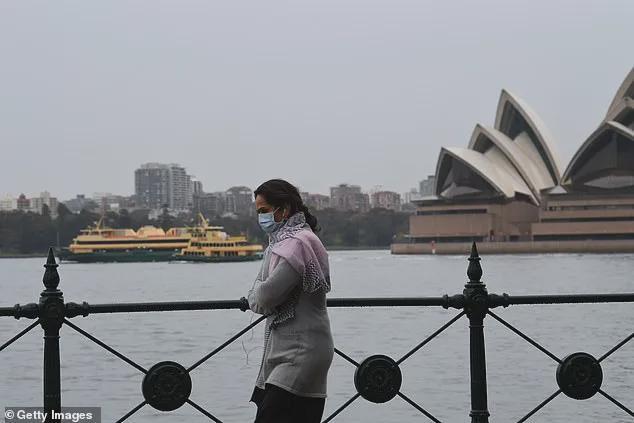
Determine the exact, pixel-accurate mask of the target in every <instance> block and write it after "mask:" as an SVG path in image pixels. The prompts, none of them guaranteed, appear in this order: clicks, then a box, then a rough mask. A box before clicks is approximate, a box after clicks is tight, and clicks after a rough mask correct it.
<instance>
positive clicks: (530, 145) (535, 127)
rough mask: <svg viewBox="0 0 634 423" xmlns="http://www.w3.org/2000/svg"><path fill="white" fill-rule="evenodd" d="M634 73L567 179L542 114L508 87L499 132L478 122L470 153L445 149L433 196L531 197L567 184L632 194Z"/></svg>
mask: <svg viewBox="0 0 634 423" xmlns="http://www.w3.org/2000/svg"><path fill="white" fill-rule="evenodd" d="M633 107H634V68H633V69H632V70H631V71H630V73H629V74H628V76H627V78H626V79H625V81H624V82H623V84H621V87H620V88H619V89H618V91H617V93H616V95H615V97H614V99H613V100H612V103H611V105H610V107H609V108H608V112H607V115H606V117H605V119H604V120H603V122H602V123H601V125H600V126H599V128H598V129H597V130H596V131H595V132H594V133H593V134H592V135H591V136H590V137H589V138H588V139H587V141H586V142H585V143H584V144H583V145H582V146H581V148H580V149H579V151H577V153H576V154H575V156H574V157H573V159H572V161H571V162H570V164H569V165H568V167H567V168H566V170H565V171H564V172H563V174H562V166H561V163H560V161H559V158H558V155H557V152H556V149H555V145H554V140H553V138H552V136H551V135H550V134H549V132H548V129H547V128H546V127H545V125H544V124H543V122H542V121H541V119H540V118H539V116H537V114H536V113H535V112H534V111H533V110H531V108H530V107H529V106H528V105H527V104H526V103H525V102H524V100H522V99H521V98H519V97H518V96H516V95H514V94H512V93H510V92H509V91H506V90H502V93H501V94H500V99H499V102H498V106H497V112H496V117H495V125H494V127H486V126H483V125H481V124H477V125H476V126H475V128H474V130H473V134H472V136H471V140H470V142H469V145H468V148H442V149H441V151H440V155H439V157H438V163H437V166H436V182H435V183H436V186H435V195H436V196H437V197H438V198H440V199H444V200H469V199H489V200H496V199H499V200H512V199H519V200H525V201H528V202H530V203H533V204H534V205H540V204H541V202H542V195H543V193H545V192H548V191H550V190H551V189H552V188H554V187H556V186H558V185H560V184H561V186H563V188H564V189H566V190H567V191H569V192H571V191H574V192H579V191H580V192H596V191H605V190H612V191H610V192H614V190H616V191H622V190H633V189H634V108H633Z"/></svg>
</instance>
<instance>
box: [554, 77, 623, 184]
mask: <svg viewBox="0 0 634 423" xmlns="http://www.w3.org/2000/svg"><path fill="white" fill-rule="evenodd" d="M561 185H562V187H564V189H566V190H567V191H569V192H589V193H592V192H601V193H605V192H610V193H620V192H625V193H634V68H632V70H631V71H630V73H629V75H628V76H627V78H625V81H623V84H621V87H620V88H619V89H618V91H617V93H616V95H615V96H614V99H613V100H612V103H611V104H610V107H609V109H608V113H607V115H606V117H605V119H604V120H603V122H602V123H601V125H599V127H598V128H597V129H596V130H595V131H594V133H592V135H590V137H588V139H587V140H586V141H585V142H584V143H583V144H582V145H581V148H579V150H578V151H577V153H576V154H575V155H574V156H573V158H572V160H571V161H570V164H569V165H568V168H567V169H566V171H565V172H564V174H563V176H562V178H561Z"/></svg>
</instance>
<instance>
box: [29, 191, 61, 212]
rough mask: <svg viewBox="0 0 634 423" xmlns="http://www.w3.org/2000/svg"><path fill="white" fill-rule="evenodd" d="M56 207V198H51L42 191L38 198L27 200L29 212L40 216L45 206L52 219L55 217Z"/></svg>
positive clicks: (47, 193)
mask: <svg viewBox="0 0 634 423" xmlns="http://www.w3.org/2000/svg"><path fill="white" fill-rule="evenodd" d="M57 205H58V201H57V198H55V197H51V194H50V193H49V192H48V191H44V192H42V193H40V196H39V197H34V198H31V199H30V200H29V206H30V207H29V210H30V211H32V212H33V213H40V214H41V213H42V212H43V211H44V206H46V207H47V208H48V210H49V213H50V215H51V217H52V218H53V219H54V218H56V217H57Z"/></svg>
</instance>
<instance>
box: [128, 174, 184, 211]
mask: <svg viewBox="0 0 634 423" xmlns="http://www.w3.org/2000/svg"><path fill="white" fill-rule="evenodd" d="M134 193H135V195H136V198H137V199H138V202H139V205H141V206H144V207H148V208H150V209H161V208H163V207H168V208H169V209H172V210H187V209H189V208H190V206H191V204H192V197H193V195H192V182H191V176H190V175H188V174H187V172H186V171H185V168H184V167H182V166H180V165H178V164H176V163H170V164H163V163H146V164H143V165H141V166H140V167H139V168H138V169H136V170H135V171H134Z"/></svg>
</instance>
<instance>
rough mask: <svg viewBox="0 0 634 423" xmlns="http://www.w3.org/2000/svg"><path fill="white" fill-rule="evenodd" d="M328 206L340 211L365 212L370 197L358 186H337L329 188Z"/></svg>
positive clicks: (367, 208)
mask: <svg viewBox="0 0 634 423" xmlns="http://www.w3.org/2000/svg"><path fill="white" fill-rule="evenodd" d="M330 206H331V207H332V208H334V209H337V210H341V211H357V212H361V213H363V212H367V211H368V210H370V197H369V196H368V194H365V193H362V192H361V187H360V186H358V185H348V184H339V185H337V186H336V187H331V188H330Z"/></svg>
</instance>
